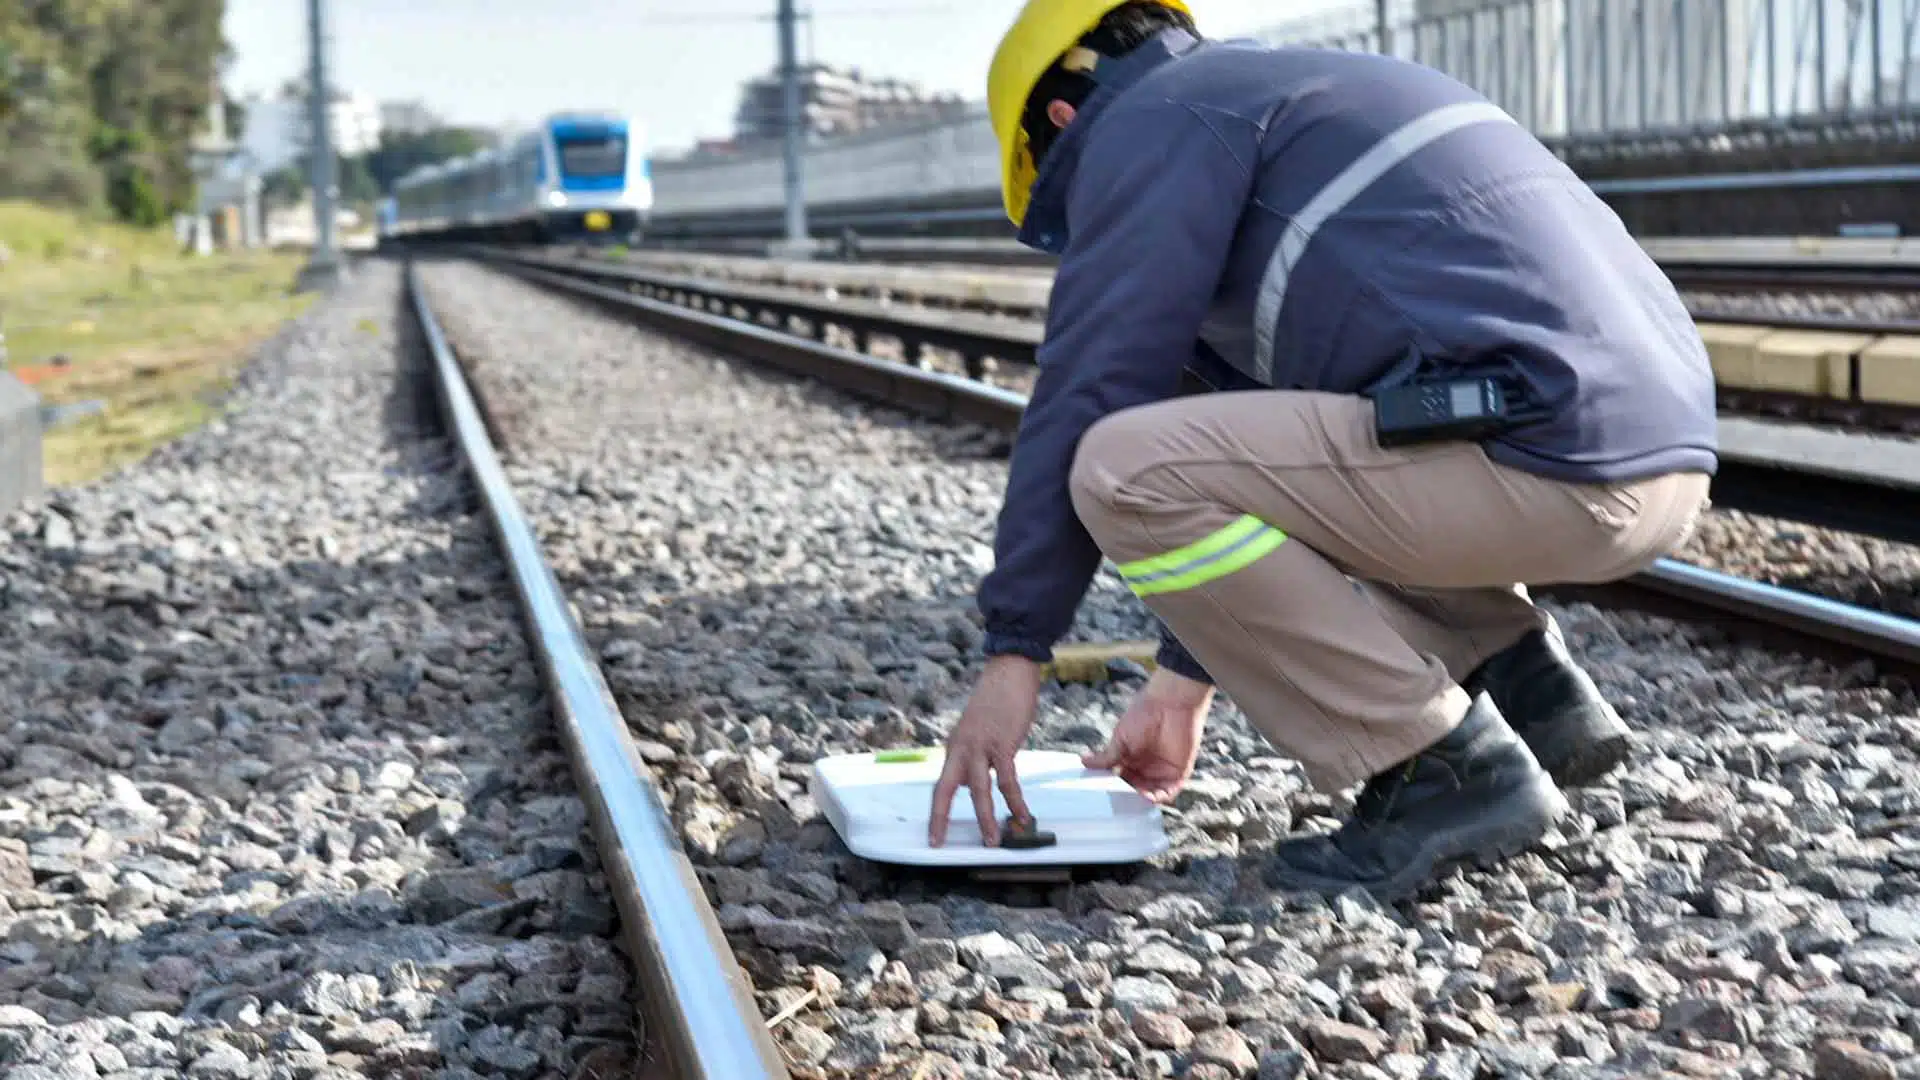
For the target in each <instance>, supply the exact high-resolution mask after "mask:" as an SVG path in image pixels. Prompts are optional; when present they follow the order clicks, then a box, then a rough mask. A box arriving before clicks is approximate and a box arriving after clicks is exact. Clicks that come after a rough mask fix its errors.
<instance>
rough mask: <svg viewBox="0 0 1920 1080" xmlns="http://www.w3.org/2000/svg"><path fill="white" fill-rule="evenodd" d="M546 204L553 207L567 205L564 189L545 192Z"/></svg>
mask: <svg viewBox="0 0 1920 1080" xmlns="http://www.w3.org/2000/svg"><path fill="white" fill-rule="evenodd" d="M547 205H548V206H553V207H560V206H565V205H567V193H566V192H564V191H549V192H547Z"/></svg>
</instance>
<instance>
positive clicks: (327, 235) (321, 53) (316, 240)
mask: <svg viewBox="0 0 1920 1080" xmlns="http://www.w3.org/2000/svg"><path fill="white" fill-rule="evenodd" d="M326 7H327V0H307V43H308V45H309V46H310V48H311V56H310V57H309V64H308V77H309V79H310V80H311V83H312V85H311V86H309V87H308V90H307V105H308V122H309V123H310V124H311V125H312V128H313V137H312V138H311V139H309V140H308V153H309V154H310V156H311V162H310V168H309V173H310V176H309V179H310V181H311V183H312V186H313V257H312V258H311V259H309V260H308V261H307V265H306V269H304V270H302V271H301V273H300V279H301V287H302V288H303V289H310V288H325V287H326V286H328V285H330V284H332V283H333V282H335V281H337V280H338V279H339V278H340V277H342V276H343V275H344V274H345V273H346V264H345V263H344V262H343V261H342V260H341V258H340V252H339V249H338V248H337V247H336V246H335V244H334V239H333V133H332V131H331V130H330V127H329V123H328V116H327V113H328V110H327V22H326V16H327V12H326Z"/></svg>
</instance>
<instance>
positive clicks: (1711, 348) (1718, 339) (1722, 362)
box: [1696, 322, 1779, 387]
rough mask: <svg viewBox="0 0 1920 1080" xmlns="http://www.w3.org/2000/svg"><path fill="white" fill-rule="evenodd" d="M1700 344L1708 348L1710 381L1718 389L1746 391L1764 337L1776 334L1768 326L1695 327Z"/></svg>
mask: <svg viewBox="0 0 1920 1080" xmlns="http://www.w3.org/2000/svg"><path fill="white" fill-rule="evenodd" d="M1696 326H1697V327H1698V329H1699V331H1700V340H1701V341H1704V342H1705V343H1706V346H1707V357H1708V359H1709V360H1711V361H1712V362H1713V381H1714V382H1715V383H1718V384H1719V385H1721V386H1735V387H1745V386H1751V385H1752V383H1753V369H1754V359H1753V358H1754V354H1755V353H1756V352H1758V351H1759V348H1760V342H1761V341H1763V340H1765V339H1766V337H1767V335H1769V334H1775V333H1778V332H1779V331H1777V330H1775V329H1774V328H1773V327H1771V326H1746V325H1742V324H1740V323H1706V322H1703V323H1697V324H1696Z"/></svg>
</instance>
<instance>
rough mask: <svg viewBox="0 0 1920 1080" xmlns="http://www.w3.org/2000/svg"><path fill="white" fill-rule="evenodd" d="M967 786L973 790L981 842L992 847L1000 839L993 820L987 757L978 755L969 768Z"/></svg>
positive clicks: (991, 791)
mask: <svg viewBox="0 0 1920 1080" xmlns="http://www.w3.org/2000/svg"><path fill="white" fill-rule="evenodd" d="M967 788H968V790H969V791H971V792H973V816H974V817H975V818H976V819H978V820H979V822H980V842H981V843H982V844H984V845H986V846H987V847H992V846H993V845H994V844H996V843H998V842H999V840H1000V829H999V826H998V825H997V823H996V822H995V821H994V820H993V784H992V782H991V781H989V780H988V779H987V759H986V758H984V757H976V758H974V759H973V762H972V764H971V765H970V766H969V767H968V770H967Z"/></svg>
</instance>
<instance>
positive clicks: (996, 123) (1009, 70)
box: [987, 0, 1193, 228]
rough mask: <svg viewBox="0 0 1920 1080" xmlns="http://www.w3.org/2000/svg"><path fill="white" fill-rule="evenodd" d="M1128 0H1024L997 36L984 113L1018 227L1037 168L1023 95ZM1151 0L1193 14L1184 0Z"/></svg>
mask: <svg viewBox="0 0 1920 1080" xmlns="http://www.w3.org/2000/svg"><path fill="white" fill-rule="evenodd" d="M1126 2H1127V0H1027V6H1026V7H1024V8H1021V9H1020V14H1019V16H1018V17H1017V18H1015V19H1014V20H1013V25H1012V26H1011V27H1009V28H1008V30H1007V33H1006V36H1004V37H1002V38H1001V39H1000V47H999V48H998V49H996V50H994V53H993V65H992V66H991V67H989V68H988V69H987V114H988V116H989V117H990V118H991V119H992V121H993V133H994V135H996V136H998V138H999V140H1000V196H1001V198H1002V200H1003V201H1004V202H1005V203H1006V206H1007V217H1008V218H1009V219H1011V220H1012V222H1013V224H1014V226H1015V227H1016V228H1017V227H1019V225H1020V223H1021V222H1022V221H1023V220H1025V219H1026V216H1027V201H1028V199H1029V198H1030V197H1031V195H1032V188H1033V181H1034V177H1035V176H1036V175H1037V174H1038V171H1039V168H1038V166H1037V165H1036V164H1035V163H1034V160H1033V154H1032V153H1031V152H1030V151H1029V149H1028V147H1027V132H1026V129H1025V128H1023V127H1022V126H1021V123H1020V118H1021V115H1022V114H1023V113H1024V112H1025V111H1026V108H1027V98H1028V97H1029V96H1031V95H1032V93H1033V88H1034V86H1035V85H1037V84H1038V83H1039V82H1040V76H1042V75H1044V74H1046V73H1047V68H1049V67H1051V66H1052V65H1053V62H1054V61H1055V60H1058V59H1060V57H1061V54H1063V53H1065V52H1066V51H1067V50H1068V49H1069V48H1072V47H1073V44H1074V42H1076V41H1079V40H1080V39H1081V37H1083V36H1085V35H1086V33H1087V31H1089V30H1092V29H1093V28H1094V27H1096V26H1098V25H1100V20H1101V19H1103V18H1106V15H1107V12H1109V11H1112V10H1113V9H1114V8H1117V7H1119V6H1121V5H1122V4H1124V3H1126ZM1155 2H1156V3H1159V4H1162V5H1163V6H1166V7H1170V8H1172V9H1174V10H1175V11H1178V12H1181V13H1182V14H1184V15H1186V16H1187V17H1188V18H1192V17H1193V12H1192V10H1191V9H1189V8H1188V7H1187V5H1186V3H1185V2H1184V0H1155Z"/></svg>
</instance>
